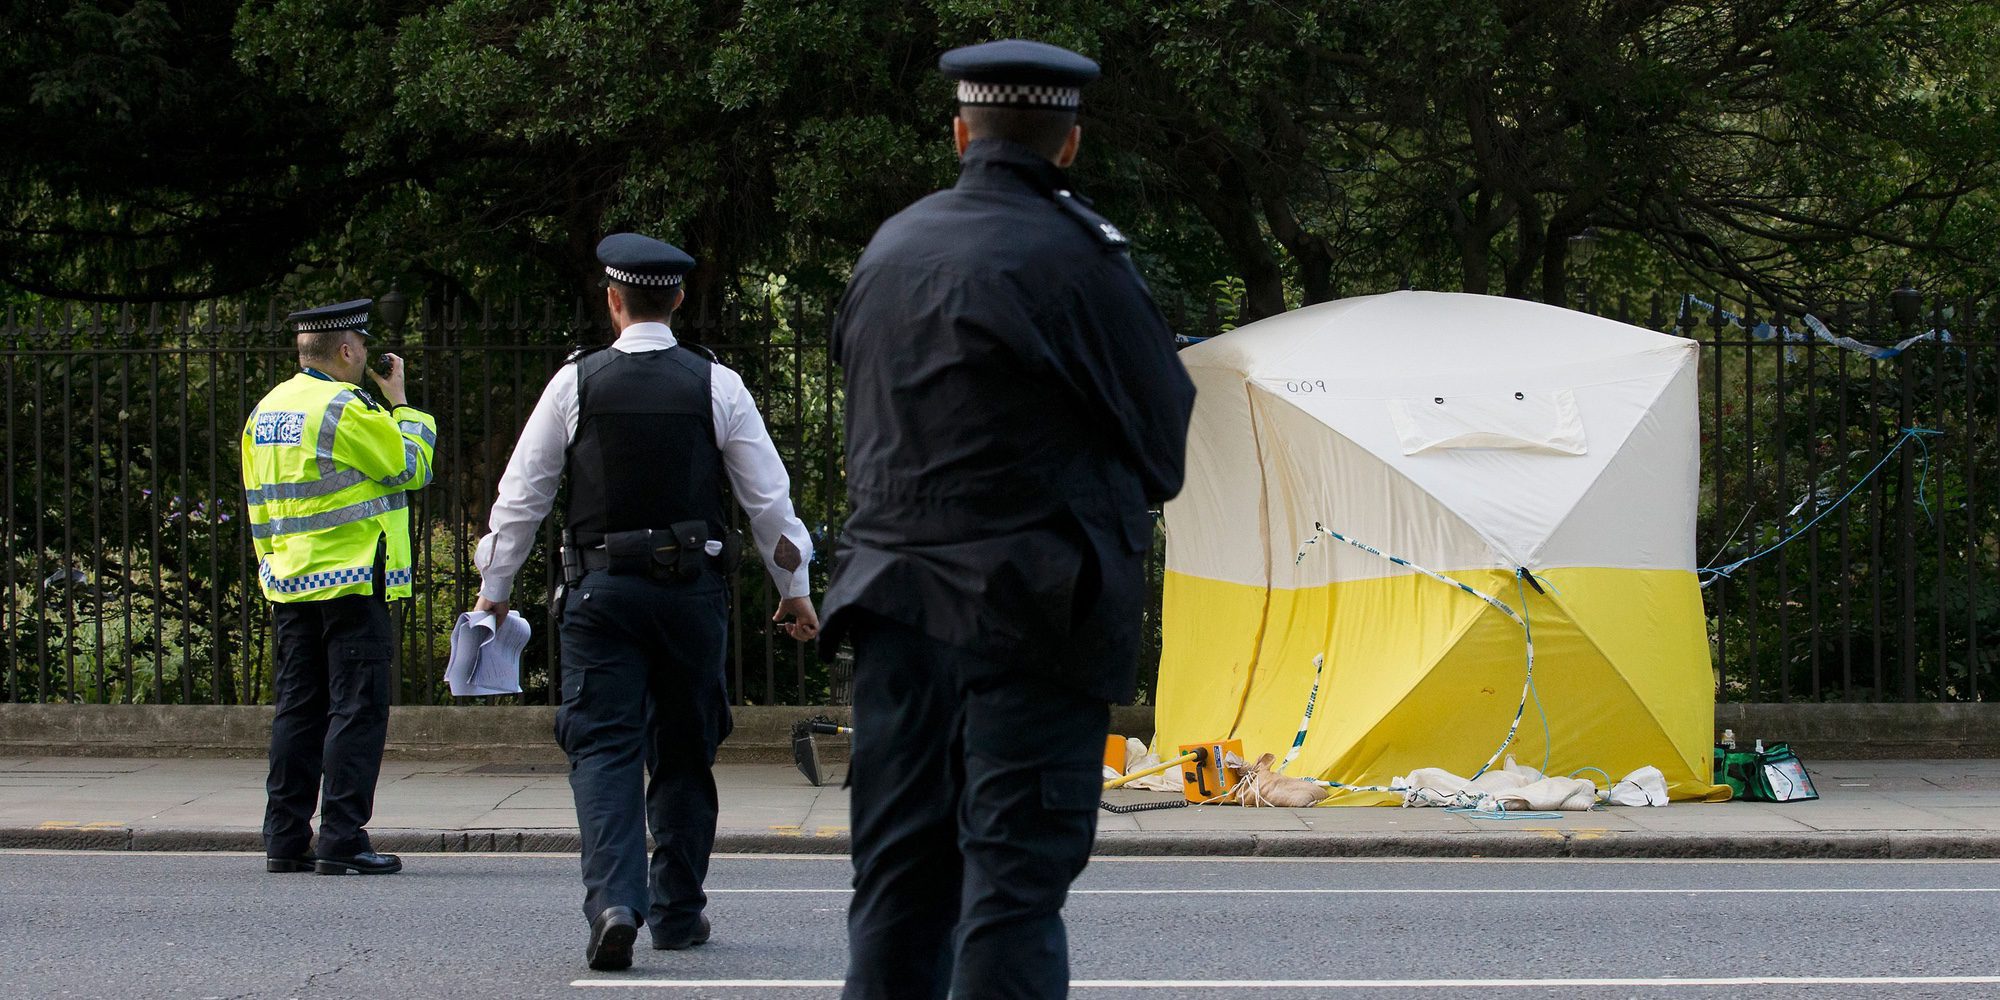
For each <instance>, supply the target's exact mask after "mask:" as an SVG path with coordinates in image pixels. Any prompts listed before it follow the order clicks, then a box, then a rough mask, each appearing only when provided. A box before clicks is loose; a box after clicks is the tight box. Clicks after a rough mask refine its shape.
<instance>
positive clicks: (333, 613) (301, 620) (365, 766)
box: [264, 593, 393, 858]
mask: <svg viewBox="0 0 2000 1000" xmlns="http://www.w3.org/2000/svg"><path fill="white" fill-rule="evenodd" d="M272 618H273V619H274V621H275V623H276V626H277V628H276V631H277V671H276V675H275V677H274V683H275V686H276V688H277V702H278V705H277V716H276V717H275V718H274V719H272V721H271V771H270V776H269V777H268V778H267V779H266V780H265V782H264V790H265V791H266V792H267V793H269V797H268V799H267V800H266V804H265V807H264V853H265V854H267V855H269V856H271V857H282V858H299V857H306V856H307V855H308V853H309V849H311V848H312V847H313V831H312V814H313V806H314V805H316V804H317V805H318V806H319V807H320V827H319V842H318V845H317V848H316V850H313V851H312V853H317V855H318V856H319V857H322V858H342V857H351V856H353V855H355V854H359V853H361V852H363V851H367V850H370V849H372V848H371V845H370V844H369V842H368V831H367V829H366V828H367V826H368V819H369V817H370V816H372V815H374V812H375V781H376V779H377V778H378V777H379V776H380V775H381V773H382V744H383V742H384V740H386V739H387V738H388V734H389V700H390V699H389V655H390V649H391V647H392V644H393V639H392V637H391V636H390V633H389V606H388V604H387V603H386V602H384V601H383V599H382V596H381V594H379V593H376V594H353V595H349V596H347V597H336V598H333V599H332V600H326V601H302V602H299V603H295V604H274V605H272ZM322 778H323V779H324V783H325V792H324V796H322V793H321V782H322Z"/></svg>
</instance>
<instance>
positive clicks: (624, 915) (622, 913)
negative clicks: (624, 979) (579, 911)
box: [583, 906, 639, 972]
mask: <svg viewBox="0 0 2000 1000" xmlns="http://www.w3.org/2000/svg"><path fill="white" fill-rule="evenodd" d="M638 936H639V916H638V914H635V913H633V912H632V908H631V907H629V906H613V907H610V908H608V909H606V910H605V911H604V912H603V913H600V914H598V915H597V919H596V920H593V921H591V922H590V945H589V947H587V948H585V949H584V950H583V957H584V958H587V959H589V960H590V967H591V968H593V969H596V970H598V971H599V972H616V971H618V970H619V969H629V968H631V967H632V941H633V940H634V939H636V938H637V937H638Z"/></svg>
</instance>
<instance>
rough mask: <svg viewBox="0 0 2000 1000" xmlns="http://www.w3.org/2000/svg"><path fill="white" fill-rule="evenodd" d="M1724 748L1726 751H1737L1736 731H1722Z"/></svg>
mask: <svg viewBox="0 0 2000 1000" xmlns="http://www.w3.org/2000/svg"><path fill="white" fill-rule="evenodd" d="M1722 747H1723V749H1725V750H1734V749H1736V730H1734V729H1725V730H1723V731H1722Z"/></svg>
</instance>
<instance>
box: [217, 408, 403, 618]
mask: <svg viewBox="0 0 2000 1000" xmlns="http://www.w3.org/2000/svg"><path fill="white" fill-rule="evenodd" d="M436 446H437V421H436V420H435V419H433V418H432V417H431V415H430V414H428V413H425V412H424V411H422V410H419V409H417V408H415V407H413V406H398V407H395V408H394V409H393V410H389V409H384V408H382V407H381V406H380V405H379V404H377V403H375V402H374V401H373V400H372V398H371V397H368V396H365V395H363V394H361V393H360V392H358V391H357V390H356V388H355V387H354V386H352V385H349V384H348V383H346V382H339V381H335V380H334V379H333V378H331V377H329V376H327V375H325V374H322V373H320V372H318V371H314V370H311V369H308V370H306V371H302V372H300V373H299V374H297V375H294V376H292V377H291V379H289V380H288V381H285V382H283V383H280V384H279V385H278V387H277V388H275V389H272V390H271V391H270V393H268V394H267V395H265V397H264V398H263V399H262V400H260V401H259V402H258V403H257V408H256V409H255V410H253V411H251V413H250V419H248V420H246V421H244V423H243V492H244V499H245V501H246V502H247V503H248V505H249V509H250V539H251V543H252V544H253V545H255V546H256V549H257V576H258V580H259V582H260V583H261V584H262V585H263V588H264V596H265V597H268V598H270V599H271V600H273V601H277V602H279V603H290V602H293V601H324V600H328V599H330V598H335V597H341V596H345V595H347V594H365V593H369V592H370V591H371V590H373V588H374V586H375V550H376V546H377V545H378V544H382V543H383V541H384V540H386V544H387V550H386V558H385V560H384V562H383V566H384V570H385V575H386V577H387V579H386V580H385V581H384V583H385V587H386V590H387V596H388V597H389V598H391V599H396V598H403V597H408V596H410V591H411V586H410V582H411V573H410V565H411V558H410V511H409V498H410V493H411V492H412V491H414V490H418V489H422V488H423V487H424V485H425V484H427V483H429V482H430V481H431V459H432V456H433V454H434V452H435V449H436Z"/></svg>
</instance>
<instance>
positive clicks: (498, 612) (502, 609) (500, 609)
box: [472, 597, 507, 621]
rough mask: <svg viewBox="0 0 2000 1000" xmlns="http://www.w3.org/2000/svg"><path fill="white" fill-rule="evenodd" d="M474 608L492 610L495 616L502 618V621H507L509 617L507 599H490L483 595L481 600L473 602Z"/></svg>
mask: <svg viewBox="0 0 2000 1000" xmlns="http://www.w3.org/2000/svg"><path fill="white" fill-rule="evenodd" d="M472 610H474V611H486V612H490V613H491V614H492V615H493V617H494V618H497V619H500V620H502V621H505V620H506V618H507V602H506V601H489V600H487V599H486V598H484V597H482V598H480V599H479V600H476V601H474V602H472Z"/></svg>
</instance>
